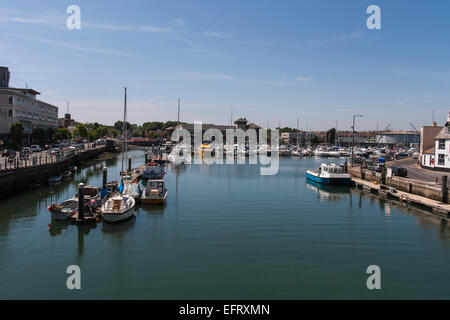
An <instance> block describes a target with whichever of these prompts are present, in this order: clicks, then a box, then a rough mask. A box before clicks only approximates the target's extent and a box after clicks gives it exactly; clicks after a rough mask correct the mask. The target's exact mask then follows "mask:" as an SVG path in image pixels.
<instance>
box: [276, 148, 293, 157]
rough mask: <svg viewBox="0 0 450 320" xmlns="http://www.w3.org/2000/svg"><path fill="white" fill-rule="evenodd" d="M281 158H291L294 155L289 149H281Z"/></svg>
mask: <svg viewBox="0 0 450 320" xmlns="http://www.w3.org/2000/svg"><path fill="white" fill-rule="evenodd" d="M279 152H280V157H290V156H291V155H292V153H291V151H290V150H289V149H287V148H280V149H279Z"/></svg>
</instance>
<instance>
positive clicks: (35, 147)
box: [30, 144, 42, 152]
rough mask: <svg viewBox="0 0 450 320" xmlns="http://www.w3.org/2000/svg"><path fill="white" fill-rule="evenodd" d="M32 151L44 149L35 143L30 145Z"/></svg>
mask: <svg viewBox="0 0 450 320" xmlns="http://www.w3.org/2000/svg"><path fill="white" fill-rule="evenodd" d="M30 149H31V152H41V151H42V149H41V147H39V146H38V145H37V144H33V145H31V146H30Z"/></svg>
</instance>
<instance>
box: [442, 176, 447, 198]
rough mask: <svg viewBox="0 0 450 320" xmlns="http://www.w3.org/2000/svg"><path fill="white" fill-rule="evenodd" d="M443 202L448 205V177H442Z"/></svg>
mask: <svg viewBox="0 0 450 320" xmlns="http://www.w3.org/2000/svg"><path fill="white" fill-rule="evenodd" d="M442 202H443V203H448V176H443V177H442Z"/></svg>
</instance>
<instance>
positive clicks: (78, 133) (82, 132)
mask: <svg viewBox="0 0 450 320" xmlns="http://www.w3.org/2000/svg"><path fill="white" fill-rule="evenodd" d="M73 135H74V136H75V137H79V138H82V139H87V138H89V131H88V128H87V126H86V125H85V124H83V123H77V125H76V126H75V130H74V131H73Z"/></svg>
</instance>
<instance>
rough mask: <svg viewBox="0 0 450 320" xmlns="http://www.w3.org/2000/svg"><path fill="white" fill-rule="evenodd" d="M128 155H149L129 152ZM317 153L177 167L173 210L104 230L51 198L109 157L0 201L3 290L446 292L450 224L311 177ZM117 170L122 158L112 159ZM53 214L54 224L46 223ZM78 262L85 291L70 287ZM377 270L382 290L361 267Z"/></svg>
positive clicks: (98, 293)
mask: <svg viewBox="0 0 450 320" xmlns="http://www.w3.org/2000/svg"><path fill="white" fill-rule="evenodd" d="M131 155H132V158H133V165H137V164H141V163H143V161H144V153H143V151H141V150H137V151H133V152H131ZM321 162H327V161H326V160H325V161H324V160H321V159H306V158H305V159H296V158H292V159H291V158H286V159H280V172H279V174H278V175H276V176H261V175H260V174H259V167H258V166H256V165H214V166H208V165H202V166H201V165H192V166H191V165H189V166H181V167H172V166H170V165H169V166H168V167H167V168H166V171H167V174H166V177H165V180H166V184H167V188H168V190H169V194H168V203H167V205H166V206H165V207H139V208H138V209H137V210H138V214H137V217H136V218H135V219H132V220H129V221H126V222H124V223H121V224H117V225H111V224H107V223H105V222H104V223H101V224H98V225H97V227H96V228H89V227H79V228H78V227H76V226H73V225H68V224H66V223H57V222H52V221H51V219H50V214H49V212H48V211H47V206H48V205H49V203H50V202H51V200H52V199H53V200H56V201H57V202H60V201H62V200H64V199H66V198H68V197H71V196H72V195H73V194H74V193H75V190H76V186H77V184H78V183H79V182H84V183H87V184H92V185H100V184H101V179H102V172H101V167H102V163H98V164H97V165H96V167H95V168H94V166H90V167H87V168H84V169H83V170H82V171H81V172H80V173H79V175H78V176H77V177H76V178H75V179H73V180H71V181H67V182H62V183H61V184H59V185H57V186H55V187H54V194H53V195H50V187H49V186H46V187H43V188H40V189H37V190H34V191H31V192H28V193H25V194H21V195H18V196H16V197H13V198H10V199H7V200H2V201H1V202H0V208H1V211H0V299H49V298H53V299H93V298H96V299H305V298H311V299H315V298H324V299H328V298H343V299H346V298H350V299H357V298H362V299H382V298H386V299H392V298H406V299H408V298H425V299H431V298H438V299H450V280H448V276H447V273H448V270H449V269H450V225H449V224H448V223H446V222H445V221H441V219H438V218H436V217H434V216H432V215H430V214H427V213H425V212H423V211H420V210H418V209H407V208H406V207H403V206H401V205H399V204H396V203H395V202H391V201H389V202H386V201H381V200H378V199H377V198H375V197H373V196H371V195H367V194H364V195H363V194H362V193H361V192H360V191H356V190H350V189H348V188H331V189H330V188H324V187H321V186H319V185H313V184H310V183H307V182H306V180H305V170H306V169H309V168H315V167H318V166H319V165H320V163H321ZM107 165H108V168H109V171H108V178H109V180H113V179H116V180H117V179H118V176H119V170H120V166H121V161H120V158H118V159H117V160H111V161H107ZM50 223H51V224H52V227H51V228H50V229H49V227H48V225H49V224H50ZM74 264H75V265H79V266H80V267H81V286H82V290H79V291H76V290H75V291H69V290H68V289H67V287H66V279H67V277H68V275H67V274H66V268H67V267H68V266H69V265H74ZM369 265H379V266H380V267H381V285H382V290H380V291H376V292H374V291H369V290H368V289H367V287H366V279H367V277H368V275H367V274H366V268H367V267H368V266H369Z"/></svg>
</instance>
